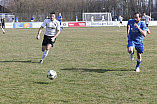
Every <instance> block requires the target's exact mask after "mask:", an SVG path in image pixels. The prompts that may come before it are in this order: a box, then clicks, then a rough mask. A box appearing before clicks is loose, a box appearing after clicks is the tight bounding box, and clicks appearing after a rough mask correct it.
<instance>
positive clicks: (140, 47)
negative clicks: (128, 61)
mask: <svg viewBox="0 0 157 104" xmlns="http://www.w3.org/2000/svg"><path fill="white" fill-rule="evenodd" d="M129 47H133V48H135V49H136V50H137V52H138V53H143V52H144V46H143V43H140V44H136V43H135V42H134V41H132V40H128V45H127V48H129Z"/></svg>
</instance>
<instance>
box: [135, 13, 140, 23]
mask: <svg viewBox="0 0 157 104" xmlns="http://www.w3.org/2000/svg"><path fill="white" fill-rule="evenodd" d="M134 19H135V22H136V23H138V22H139V21H140V20H141V13H139V12H136V13H135V16H134Z"/></svg>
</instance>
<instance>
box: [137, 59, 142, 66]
mask: <svg viewBox="0 0 157 104" xmlns="http://www.w3.org/2000/svg"><path fill="white" fill-rule="evenodd" d="M141 60H142V59H138V58H137V64H136V68H137V67H140V64H141Z"/></svg>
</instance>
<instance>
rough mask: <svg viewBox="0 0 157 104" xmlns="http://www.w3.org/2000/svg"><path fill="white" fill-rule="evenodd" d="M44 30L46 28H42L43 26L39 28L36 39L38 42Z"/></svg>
mask: <svg viewBox="0 0 157 104" xmlns="http://www.w3.org/2000/svg"><path fill="white" fill-rule="evenodd" d="M43 28H44V27H42V26H41V27H40V28H39V30H38V34H37V37H36V39H37V40H39V39H40V33H41V32H42V30H43Z"/></svg>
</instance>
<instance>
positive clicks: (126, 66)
mask: <svg viewBox="0 0 157 104" xmlns="http://www.w3.org/2000/svg"><path fill="white" fill-rule="evenodd" d="M150 30H151V32H152V34H151V35H147V36H146V38H144V46H145V52H144V53H143V54H142V63H141V66H140V69H141V72H140V73H137V72H134V69H135V66H136V60H134V61H130V56H129V54H128V53H127V48H126V45H127V37H126V27H121V28H118V27H100V28H65V29H63V30H61V34H60V36H59V37H58V38H57V41H56V43H55V45H54V48H52V49H51V50H50V52H49V55H48V56H47V57H46V59H45V60H44V63H43V64H39V60H40V59H41V56H42V52H41V43H42V39H40V40H36V34H37V31H38V29H6V34H5V35H3V34H2V32H1V33H0V104H54V103H55V104H156V103H157V60H156V59H157V41H156V39H157V34H156V33H157V27H150ZM43 34H44V31H42V37H43ZM135 59H136V56H135ZM50 69H52V70H55V71H56V72H57V78H56V79H55V80H53V81H52V80H49V79H47V77H46V74H47V71H48V70H50Z"/></svg>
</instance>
